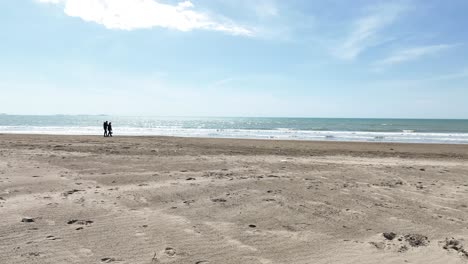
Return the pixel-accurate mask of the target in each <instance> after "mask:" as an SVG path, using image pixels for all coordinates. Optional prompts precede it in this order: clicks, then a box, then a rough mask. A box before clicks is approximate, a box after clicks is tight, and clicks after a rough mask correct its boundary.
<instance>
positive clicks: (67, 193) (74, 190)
mask: <svg viewBox="0 0 468 264" xmlns="http://www.w3.org/2000/svg"><path fill="white" fill-rule="evenodd" d="M77 192H84V190H77V189H73V190H70V191H66V192H64V193H62V195H63V196H65V197H67V196H68V195H72V194H74V193H77Z"/></svg>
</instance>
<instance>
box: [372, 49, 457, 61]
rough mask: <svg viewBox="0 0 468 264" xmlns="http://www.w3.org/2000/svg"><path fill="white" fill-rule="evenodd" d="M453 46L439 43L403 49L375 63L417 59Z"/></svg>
mask: <svg viewBox="0 0 468 264" xmlns="http://www.w3.org/2000/svg"><path fill="white" fill-rule="evenodd" d="M455 46H456V45H448V44H441V45H430V46H421V47H414V48H409V49H404V50H400V51H397V52H395V53H393V54H392V55H390V56H389V57H388V58H385V59H383V60H380V61H378V62H377V63H376V65H378V66H389V65H394V64H398V63H402V62H406V61H412V60H417V59H419V58H421V57H424V56H429V55H433V54H436V53H439V52H442V51H444V50H447V49H450V48H453V47H455Z"/></svg>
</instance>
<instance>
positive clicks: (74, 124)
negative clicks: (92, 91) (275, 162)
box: [0, 114, 468, 144]
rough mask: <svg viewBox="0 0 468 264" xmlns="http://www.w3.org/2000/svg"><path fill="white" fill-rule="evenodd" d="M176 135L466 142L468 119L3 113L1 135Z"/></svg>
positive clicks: (270, 138) (467, 142)
mask: <svg viewBox="0 0 468 264" xmlns="http://www.w3.org/2000/svg"><path fill="white" fill-rule="evenodd" d="M104 121H110V122H112V127H113V131H114V136H119V135H122V136H177V137H203V138H250V139H266V140H316V141H317V140H318V141H358V142H401V143H445V144H468V120H459V119H456V120H455V119H454V120H449V119H445V120H444V119H368V118H362V119H360V118H265V117H150V116H107V115H47V116H45V115H44V116H42V115H7V114H0V134H6V133H16V134H51V135H96V136H97V135H102V134H103V128H102V124H103V122H104Z"/></svg>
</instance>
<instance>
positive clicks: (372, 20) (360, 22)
mask: <svg viewBox="0 0 468 264" xmlns="http://www.w3.org/2000/svg"><path fill="white" fill-rule="evenodd" d="M407 9H408V7H407V6H406V5H401V4H384V5H379V6H375V7H372V8H370V9H369V10H368V12H367V13H368V14H367V15H365V16H363V17H360V18H358V19H356V20H355V21H353V22H352V23H351V24H352V27H351V31H350V32H349V33H348V35H347V37H346V38H345V39H344V40H341V42H342V44H341V45H339V46H338V47H336V48H335V49H334V51H333V53H334V55H335V56H336V57H338V58H340V59H345V60H352V59H355V58H356V57H358V56H359V55H360V54H361V53H362V52H364V51H365V50H366V49H368V48H371V47H375V46H378V45H380V44H382V43H384V42H385V41H387V40H388V39H389V37H388V36H383V34H382V33H383V31H384V29H385V28H387V27H389V26H390V25H392V24H393V23H394V22H395V21H397V19H398V18H399V17H400V16H401V14H402V13H403V12H404V11H405V10H407Z"/></svg>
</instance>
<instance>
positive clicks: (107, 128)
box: [103, 121, 112, 137]
mask: <svg viewBox="0 0 468 264" xmlns="http://www.w3.org/2000/svg"><path fill="white" fill-rule="evenodd" d="M103 126H104V136H105V137H112V123H111V122H107V121H106V122H104V125H103Z"/></svg>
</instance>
